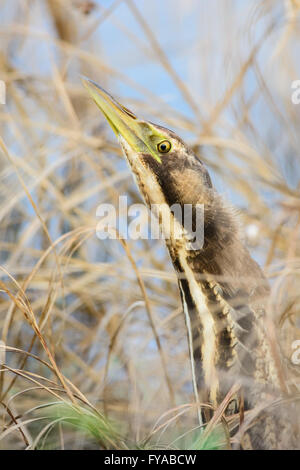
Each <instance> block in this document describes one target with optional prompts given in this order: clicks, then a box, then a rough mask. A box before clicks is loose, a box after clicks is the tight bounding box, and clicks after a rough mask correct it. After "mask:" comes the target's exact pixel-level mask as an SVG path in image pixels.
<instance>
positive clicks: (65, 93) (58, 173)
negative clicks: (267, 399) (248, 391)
mask: <svg viewBox="0 0 300 470" xmlns="http://www.w3.org/2000/svg"><path fill="white" fill-rule="evenodd" d="M0 12H1V15H0V80H3V82H4V83H5V85H6V103H5V104H1V105H0V137H1V139H0V147H1V148H0V192H1V206H0V224H1V225H0V227H1V230H0V264H1V268H0V335H1V336H0V340H1V343H0V363H1V364H2V366H1V367H2V368H1V370H0V397H1V398H0V402H1V408H0V409H1V411H0V413H1V415H0V417H1V429H0V432H1V434H0V446H1V447H2V448H10V449H23V448H62V449H63V448H105V447H106V448H107V447H109V448H111V447H115V448H126V447H129V448H134V447H136V446H140V447H145V446H152V447H160V448H165V447H168V448H190V447H193V448H194V447H197V444H196V443H195V439H196V437H195V431H194V428H195V426H196V425H197V422H196V416H195V415H196V413H195V408H194V405H193V403H194V399H193V394H192V386H191V372H190V366H189V359H188V348H187V341H186V330H185V325H184V318H183V315H182V310H181V303H180V299H179V294H178V288H177V282H176V276H175V273H174V271H173V268H172V266H171V263H170V260H169V255H168V253H167V250H166V249H165V247H164V242H163V241H161V240H154V241H151V240H139V241H131V240H127V241H123V242H121V241H119V240H104V241H103V240H99V239H98V238H97V237H96V233H95V228H96V225H97V223H98V222H99V220H98V219H97V217H96V208H97V206H98V205H99V204H101V203H111V204H113V205H115V206H116V208H118V200H119V196H121V195H127V196H128V197H129V201H130V202H133V203H134V202H141V198H140V195H139V193H138V191H137V189H136V187H135V184H134V181H133V179H132V177H131V174H130V171H129V169H128V167H127V165H126V163H125V161H124V159H123V157H122V155H121V151H120V149H119V146H118V143H117V141H116V139H115V137H114V135H113V133H112V132H111V130H110V128H109V126H108V125H107V123H106V122H104V118H103V117H102V115H101V113H100V112H99V110H98V109H97V108H96V106H95V105H94V104H93V103H92V102H91V100H90V98H89V97H88V96H87V93H86V91H85V89H84V88H83V86H82V84H81V82H80V74H82V75H86V76H88V77H90V78H92V79H93V80H95V81H97V82H98V83H100V84H101V85H102V86H103V87H104V88H106V89H107V90H108V91H110V92H111V93H112V94H113V95H114V96H116V97H118V99H119V100H120V102H122V103H123V104H124V105H126V106H128V107H129V109H132V110H133V111H134V112H135V113H136V114H138V115H139V116H141V117H144V118H145V119H151V120H152V121H153V122H155V123H158V124H161V125H164V126H166V127H169V128H170V129H172V130H174V131H175V132H177V133H178V134H179V135H180V136H181V137H183V138H184V139H185V140H186V141H187V142H188V143H189V145H190V146H191V147H192V148H193V149H194V150H195V152H196V153H197V154H198V155H199V156H200V157H201V159H202V160H203V161H204V162H205V164H206V166H207V168H208V170H209V172H210V174H211V176H212V180H213V183H214V185H215V186H216V188H217V189H218V191H219V192H220V193H221V194H222V195H223V196H224V197H225V198H226V199H227V200H228V201H229V202H230V203H231V204H232V205H234V206H235V207H236V208H237V214H238V217H239V220H240V223H241V227H242V230H243V232H244V236H245V241H246V243H247V245H248V247H249V249H250V250H251V253H252V255H253V256H254V257H255V259H256V260H257V261H258V262H259V264H260V265H261V266H262V267H263V268H264V270H265V273H266V275H267V276H268V278H269V280H270V284H271V287H272V295H271V299H270V311H271V312H272V318H273V320H274V323H275V325H276V327H277V334H278V337H279V340H280V348H281V350H282V353H283V355H284V368H285V373H286V377H287V378H286V380H287V384H288V387H289V389H290V391H294V392H295V393H299V372H300V368H299V367H300V366H299V364H298V365H297V364H295V361H293V360H292V357H293V353H294V352H295V343H294V341H296V340H300V322H299V308H300V292H299V280H300V239H299V235H300V197H299V195H300V193H299V191H300V155H299V148H300V134H299V128H300V104H297V103H295V101H297V99H292V97H293V93H294V94H296V95H297V90H296V89H295V88H292V87H293V82H294V81H295V80H300V61H299V40H300V1H299V0H264V1H263V2H262V1H260V0H248V1H247V2H245V1H243V0H222V1H221V0H212V1H210V2H207V1H204V0H201V1H199V0H165V1H164V2H161V1H159V0H151V1H147V0H139V1H137V0H115V1H113V0H111V1H110V0H102V1H101V0H98V1H96V0H95V1H88V0H15V1H14V2H11V1H8V0H1V1H0ZM294 96H295V95H294ZM297 96H298V98H299V96H300V93H299V94H298V95H297ZM297 96H296V98H297ZM293 101H294V102H293ZM293 345H294V346H293ZM70 404H71V405H70ZM214 439H215V437H214ZM223 440H224V439H223ZM209 445H210V446H212V447H214V446H215V445H217V444H216V443H215V442H214V440H213V442H211V443H210V444H209ZM222 445H224V446H229V443H228V442H225V444H224V442H223V443H222Z"/></svg>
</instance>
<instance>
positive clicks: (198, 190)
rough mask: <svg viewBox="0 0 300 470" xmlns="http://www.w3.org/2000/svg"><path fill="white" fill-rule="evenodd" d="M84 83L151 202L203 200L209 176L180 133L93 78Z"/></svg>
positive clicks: (147, 199) (184, 202) (208, 188)
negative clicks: (140, 115) (137, 109)
mask: <svg viewBox="0 0 300 470" xmlns="http://www.w3.org/2000/svg"><path fill="white" fill-rule="evenodd" d="M83 83H84V85H85V87H86V88H87V90H88V92H89V94H90V96H91V97H92V98H93V100H94V101H95V103H96V104H97V106H98V107H99V108H100V110H101V111H102V113H103V115H104V116H105V118H106V119H107V121H108V122H109V124H110V126H111V127H112V130H113V131H114V133H115V134H116V136H117V138H118V140H119V143H120V145H121V147H122V149H123V152H124V154H125V156H126V158H127V161H128V163H129V165H130V167H131V170H132V172H133V174H134V176H135V179H136V181H137V184H138V186H139V189H140V191H141V193H142V195H143V197H144V199H145V202H146V203H147V204H148V205H151V204H163V203H166V204H168V205H169V206H171V205H172V204H176V203H177V204H196V203H202V202H204V201H203V199H204V197H205V195H206V196H207V194H208V192H209V190H211V181H210V177H209V175H208V173H207V171H206V169H205V167H204V165H203V163H202V162H201V160H200V159H199V158H198V157H197V156H196V155H195V154H194V152H193V151H192V150H191V149H190V148H189V147H188V146H187V145H186V144H185V143H184V142H183V140H182V139H181V138H180V137H178V136H177V135H176V134H175V133H174V132H172V131H171V130H169V129H167V128H165V127H162V126H159V125H157V124H153V123H152V122H150V121H145V120H142V119H139V118H138V117H137V116H136V115H135V114H134V113H133V112H132V111H130V110H129V109H127V108H125V107H124V106H123V105H122V104H120V103H119V102H118V101H117V100H116V99H115V98H114V97H112V96H111V95H110V94H109V93H107V92H106V91H105V90H104V89H103V88H101V87H100V86H99V85H98V84H96V83H95V82H93V81H92V80H89V79H83Z"/></svg>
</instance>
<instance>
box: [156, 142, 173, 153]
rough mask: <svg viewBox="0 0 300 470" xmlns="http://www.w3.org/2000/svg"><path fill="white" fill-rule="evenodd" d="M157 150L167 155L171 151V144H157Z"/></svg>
mask: <svg viewBox="0 0 300 470" xmlns="http://www.w3.org/2000/svg"><path fill="white" fill-rule="evenodd" d="M157 150H158V151H159V152H160V153H168V152H170V150H171V142H169V141H168V140H163V141H162V142H160V143H159V144H157Z"/></svg>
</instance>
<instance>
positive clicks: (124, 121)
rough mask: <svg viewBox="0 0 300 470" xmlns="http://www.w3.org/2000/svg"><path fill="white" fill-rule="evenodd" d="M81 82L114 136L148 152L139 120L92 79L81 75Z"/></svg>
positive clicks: (141, 150) (136, 149)
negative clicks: (120, 137)
mask: <svg viewBox="0 0 300 470" xmlns="http://www.w3.org/2000/svg"><path fill="white" fill-rule="evenodd" d="M82 82H83V84H84V86H85V88H86V89H87V91H88V92H89V94H90V96H91V97H92V98H93V100H94V101H95V103H96V105H97V106H98V108H100V110H101V111H102V113H103V114H104V116H105V117H106V119H107V121H108V122H109V124H110V125H111V127H112V130H113V131H114V133H115V134H116V136H117V137H119V135H121V136H122V137H123V138H124V139H125V140H126V142H127V143H128V144H129V145H130V147H131V148H132V149H133V150H135V151H136V152H139V153H140V152H149V149H148V148H147V146H146V144H145V142H144V139H143V135H142V134H143V132H142V131H143V126H142V125H141V121H140V120H139V119H138V118H137V117H136V116H135V115H134V114H133V113H132V112H131V111H129V109H127V108H125V106H123V105H122V104H120V103H119V102H118V101H117V100H116V99H115V98H114V97H113V96H111V95H110V94H109V93H107V92H106V91H105V90H104V89H103V88H101V86H99V85H98V84H97V83H95V82H94V81H93V80H90V79H89V78H86V77H82Z"/></svg>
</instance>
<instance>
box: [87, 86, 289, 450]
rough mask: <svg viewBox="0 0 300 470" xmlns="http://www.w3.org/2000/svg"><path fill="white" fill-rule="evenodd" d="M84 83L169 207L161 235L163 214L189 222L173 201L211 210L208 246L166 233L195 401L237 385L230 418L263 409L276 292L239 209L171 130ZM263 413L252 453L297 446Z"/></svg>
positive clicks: (269, 384)
mask: <svg viewBox="0 0 300 470" xmlns="http://www.w3.org/2000/svg"><path fill="white" fill-rule="evenodd" d="M84 84H85V86H86V87H87V89H88V91H89V93H90V95H91V97H92V98H93V100H94V101H95V103H96V104H97V106H98V107H99V108H100V110H101V111H102V113H103V114H104V116H105V118H106V119H107V121H108V122H109V124H110V125H111V127H112V129H113V131H114V133H115V134H116V136H117V138H118V140H119V143H120V145H121V147H122V149H123V152H124V155H125V157H126V159H127V161H128V163H129V166H130V168H131V171H132V173H133V175H134V177H135V179H136V182H137V186H138V188H139V190H140V192H141V194H142V196H143V198H144V200H145V203H146V205H148V206H149V208H151V207H153V206H155V207H157V206H159V205H161V206H163V207H167V208H169V213H168V214H164V213H162V214H160V220H159V222H160V224H161V226H162V230H164V216H167V217H166V218H167V219H168V220H170V219H171V220H172V221H173V223H174V226H176V225H180V224H182V220H179V219H178V218H176V214H174V213H173V212H172V211H171V207H172V206H173V205H174V204H179V205H180V206H184V205H189V207H191V208H192V210H191V214H192V218H193V217H195V216H196V214H195V211H196V208H197V207H199V206H200V207H203V208H204V211H203V214H204V219H203V224H204V241H203V244H202V246H201V247H196V248H194V249H190V248H191V247H190V246H189V245H188V243H187V240H186V239H185V237H187V238H188V239H189V240H190V238H189V234H188V233H186V227H182V228H183V230H182V233H183V237H181V238H180V237H175V236H174V233H173V232H172V231H171V233H170V232H168V237H166V244H167V248H168V250H169V253H170V256H171V259H172V263H173V265H174V268H175V270H176V272H177V274H178V285H179V289H180V295H181V300H182V306H183V311H184V314H185V320H186V325H187V331H188V342H189V347H190V356H191V365H192V376H193V384H194V392H195V396H196V400H197V403H198V404H199V403H200V399H201V401H202V402H203V401H208V402H209V403H211V404H212V405H213V406H217V405H218V404H219V403H220V402H221V400H222V399H223V398H224V397H225V395H226V394H227V393H228V391H229V390H230V389H231V387H232V386H233V385H234V384H235V383H237V382H238V383H240V384H241V387H242V389H243V397H244V399H243V400H244V402H243V405H241V399H237V400H236V401H235V404H234V408H235V409H233V411H232V412H237V411H238V410H239V408H240V407H241V406H243V407H244V409H246V410H247V409H251V408H253V407H254V406H257V405H260V404H261V403H263V402H264V400H265V399H266V398H267V397H270V396H274V393H275V392H276V393H277V391H279V390H280V385H281V384H280V377H279V375H280V374H279V373H278V371H277V365H276V361H275V360H274V358H273V354H272V350H271V349H272V348H271V346H270V342H269V339H268V337H267V335H266V331H265V328H266V326H265V318H266V314H265V303H266V299H267V297H268V295H269V287H268V283H267V281H266V279H265V277H264V275H263V273H262V271H261V269H260V267H259V266H258V264H257V263H256V262H255V261H254V260H253V259H252V257H251V256H250V254H249V252H248V250H247V248H246V246H245V245H244V243H243V241H242V238H241V235H240V232H239V226H238V223H237V221H236V216H235V213H234V211H233V210H232V208H231V207H230V206H229V205H228V204H227V203H226V202H225V201H224V200H223V199H222V197H221V196H220V195H219V194H218V193H217V192H216V190H215V189H214V187H213V185H212V182H211V178H210V176H209V173H208V171H207V169H206V168H205V166H204V164H203V162H202V161H201V160H200V158H199V157H198V156H197V155H196V154H195V153H194V152H193V151H192V150H191V149H190V148H189V147H188V146H187V145H186V144H185V143H184V142H183V141H182V139H181V138H179V137H178V136H177V135H176V134H175V133H174V132H172V131H171V130H169V129H166V128H165V127H162V126H159V125H156V124H153V123H152V122H149V121H145V120H141V119H139V118H138V117H137V116H136V115H135V114H134V113H133V112H131V111H129V110H128V109H127V108H125V107H124V106H122V105H121V104H120V103H119V102H118V101H116V99H114V98H113V97H112V96H111V95H110V94H108V93H107V92H106V91H105V90H103V89H102V88H101V87H100V86H99V85H97V84H96V83H95V82H93V81H91V80H89V79H84ZM239 396H240V395H239ZM262 414H263V417H261V416H260V419H259V420H258V421H257V423H256V425H255V426H253V427H252V428H250V430H249V431H248V432H247V434H246V440H247V443H246V444H245V447H250V446H252V448H256V449H257V448H280V447H288V446H290V445H291V444H290V443H284V439H283V433H284V432H285V431H284V429H285V428H286V426H285V424H282V423H283V421H282V419H281V418H280V417H278V416H275V415H274V416H273V414H272V413H271V412H269V413H268V412H265V413H264V412H262ZM200 419H202V420H204V419H205V413H203V412H202V413H200ZM286 438H287V439H288V437H287V436H286Z"/></svg>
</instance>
